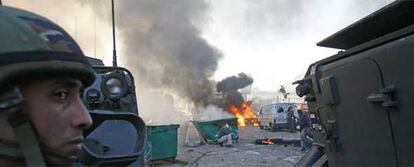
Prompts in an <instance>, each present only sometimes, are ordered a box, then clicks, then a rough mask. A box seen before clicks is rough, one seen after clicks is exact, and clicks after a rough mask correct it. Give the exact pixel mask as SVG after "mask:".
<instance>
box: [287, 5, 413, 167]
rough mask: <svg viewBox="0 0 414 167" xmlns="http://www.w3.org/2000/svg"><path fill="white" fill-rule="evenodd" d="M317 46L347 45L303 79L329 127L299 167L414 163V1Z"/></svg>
mask: <svg viewBox="0 0 414 167" xmlns="http://www.w3.org/2000/svg"><path fill="white" fill-rule="evenodd" d="M317 45H318V46H324V47H330V48H336V49H341V50H343V51H340V52H339V53H338V54H336V55H333V56H331V57H328V58H326V59H323V60H320V61H317V62H315V63H313V64H311V65H310V67H309V68H308V71H307V73H306V75H305V77H304V79H303V80H300V81H297V82H295V83H296V84H298V86H297V87H296V91H297V94H298V95H299V96H301V97H305V100H306V101H307V103H308V106H309V110H310V112H312V113H315V115H316V116H317V122H318V123H319V124H320V125H321V128H320V129H314V130H313V131H314V132H315V134H314V136H315V137H314V138H315V143H314V146H313V148H312V149H311V150H309V151H308V152H307V154H306V155H305V156H304V157H303V158H302V159H301V160H300V161H299V162H298V164H297V166H310V165H315V166H328V165H329V166H414V158H412V155H413V153H414V142H413V141H414V128H413V127H412V124H411V123H413V122H414V121H413V119H414V112H413V111H412V110H413V108H414V103H413V102H412V99H414V88H413V85H414V78H413V77H412V72H413V71H414V56H413V55H414V1H395V2H393V3H391V4H389V5H387V6H385V7H384V8H382V9H380V10H378V11H376V12H374V13H372V14H370V15H369V16H367V17H365V18H363V19H361V20H359V21H357V22H356V23H354V24H352V25H350V26H348V27H346V28H344V29H343V30H341V31H339V32H337V33H335V34H333V35H331V36H330V37H328V38H326V39H324V40H322V41H321V42H319V43H318V44H317Z"/></svg>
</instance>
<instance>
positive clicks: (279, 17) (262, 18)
mask: <svg viewBox="0 0 414 167" xmlns="http://www.w3.org/2000/svg"><path fill="white" fill-rule="evenodd" d="M208 2H209V3H211V11H210V20H209V22H208V24H206V26H204V27H202V29H203V36H204V37H205V38H206V39H207V40H208V41H209V42H210V43H211V44H212V45H214V46H216V47H217V48H218V49H220V50H221V51H222V53H223V55H224V58H223V59H222V60H221V62H220V63H219V68H218V70H217V72H216V74H215V78H216V79H218V80H220V79H222V78H224V77H226V76H229V75H234V74H237V73H238V72H240V71H243V72H246V73H248V74H250V75H251V76H253V78H254V79H255V82H254V84H253V87H258V88H260V89H262V90H273V91H274V90H275V89H277V88H279V87H280V85H281V84H285V85H290V83H292V82H293V81H295V80H297V79H299V78H302V77H303V75H304V73H305V72H306V70H307V68H308V66H309V64H310V63H313V62H315V61H317V60H319V59H321V58H325V57H328V56H330V55H333V54H335V53H337V52H338V50H334V49H327V48H321V47H316V43H317V42H319V41H320V40H322V39H324V38H325V37H327V36H329V35H331V34H333V33H335V32H336V31H339V30H340V29H342V28H344V27H345V26H347V25H349V24H351V23H353V22H355V21H357V20H359V19H360V18H362V17H363V16H366V15H368V14H369V13H371V12H373V11H375V10H377V9H379V8H381V7H383V6H385V5H386V4H388V3H390V2H391V1H390V0H363V1H361V0H254V1H251V0H227V1H223V0H211V1H208Z"/></svg>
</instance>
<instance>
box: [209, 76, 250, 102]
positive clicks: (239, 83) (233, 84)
mask: <svg viewBox="0 0 414 167" xmlns="http://www.w3.org/2000/svg"><path fill="white" fill-rule="evenodd" d="M252 83H253V78H252V77H250V76H247V75H246V74H245V73H239V74H238V75H237V76H230V77H227V78H225V79H223V80H222V81H220V82H218V83H217V92H222V93H223V94H224V95H225V100H226V101H227V102H228V103H230V104H235V105H237V106H241V104H242V102H243V96H242V94H241V93H240V92H239V91H238V90H239V89H241V88H244V87H246V86H248V85H251V84H252Z"/></svg>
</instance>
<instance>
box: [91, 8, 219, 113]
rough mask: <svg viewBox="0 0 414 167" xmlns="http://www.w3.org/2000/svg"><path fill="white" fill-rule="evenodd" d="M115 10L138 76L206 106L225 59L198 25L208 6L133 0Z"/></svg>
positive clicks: (125, 50)
mask: <svg viewBox="0 0 414 167" xmlns="http://www.w3.org/2000/svg"><path fill="white" fill-rule="evenodd" d="M91 5H92V4H91ZM95 5H96V4H95ZM106 5H107V4H106ZM96 7H97V6H95V8H96ZM100 9H105V7H99V8H96V10H97V12H102V13H103V12H104V11H101V10H100ZM115 9H116V11H115V12H116V16H118V17H116V24H117V30H118V32H120V33H119V34H120V36H121V37H122V43H123V44H124V45H123V46H122V48H121V49H122V50H123V54H124V61H125V63H126V65H127V66H128V67H130V68H131V69H132V70H133V71H134V72H135V74H136V75H135V77H136V78H137V80H139V81H140V82H145V84H146V85H147V86H149V87H148V88H150V89H151V88H152V89H163V90H166V91H169V92H172V93H174V94H177V95H179V96H180V97H181V98H185V99H188V100H189V101H192V102H194V103H195V104H196V105H200V104H203V105H205V104H207V101H208V99H209V97H210V96H212V94H213V92H214V90H213V89H212V88H214V83H212V82H211V81H210V78H211V77H212V76H213V74H214V72H215V71H216V69H217V65H218V60H219V59H220V58H221V57H222V55H221V53H220V52H219V51H218V50H217V49H216V48H214V47H213V46H211V45H210V44H208V43H207V41H206V40H204V39H203V38H202V37H201V32H200V30H199V29H198V27H197V26H201V25H202V24H203V23H204V20H206V17H205V14H206V13H207V11H208V5H207V4H206V3H205V2H203V1H193V0H171V1H163V0H151V1H148V0H137V1H135V0H134V1H117V2H116V4H115Z"/></svg>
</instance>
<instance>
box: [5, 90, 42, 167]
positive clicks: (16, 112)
mask: <svg viewBox="0 0 414 167" xmlns="http://www.w3.org/2000/svg"><path fill="white" fill-rule="evenodd" d="M22 106H23V97H22V95H21V93H20V90H19V89H18V88H17V87H14V88H13V89H11V90H9V91H7V92H5V93H2V94H1V96H0V112H7V113H8V115H9V118H8V122H9V124H10V126H11V127H12V129H13V132H14V134H15V136H16V139H17V141H18V143H19V145H20V148H21V150H22V151H23V155H24V157H25V159H26V165H27V166H33V167H34V166H46V164H45V161H44V158H43V155H42V152H41V150H40V147H39V142H38V140H37V136H36V134H35V131H34V128H33V126H32V124H31V123H30V121H29V119H28V117H27V114H25V113H24V112H23V107H22Z"/></svg>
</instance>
